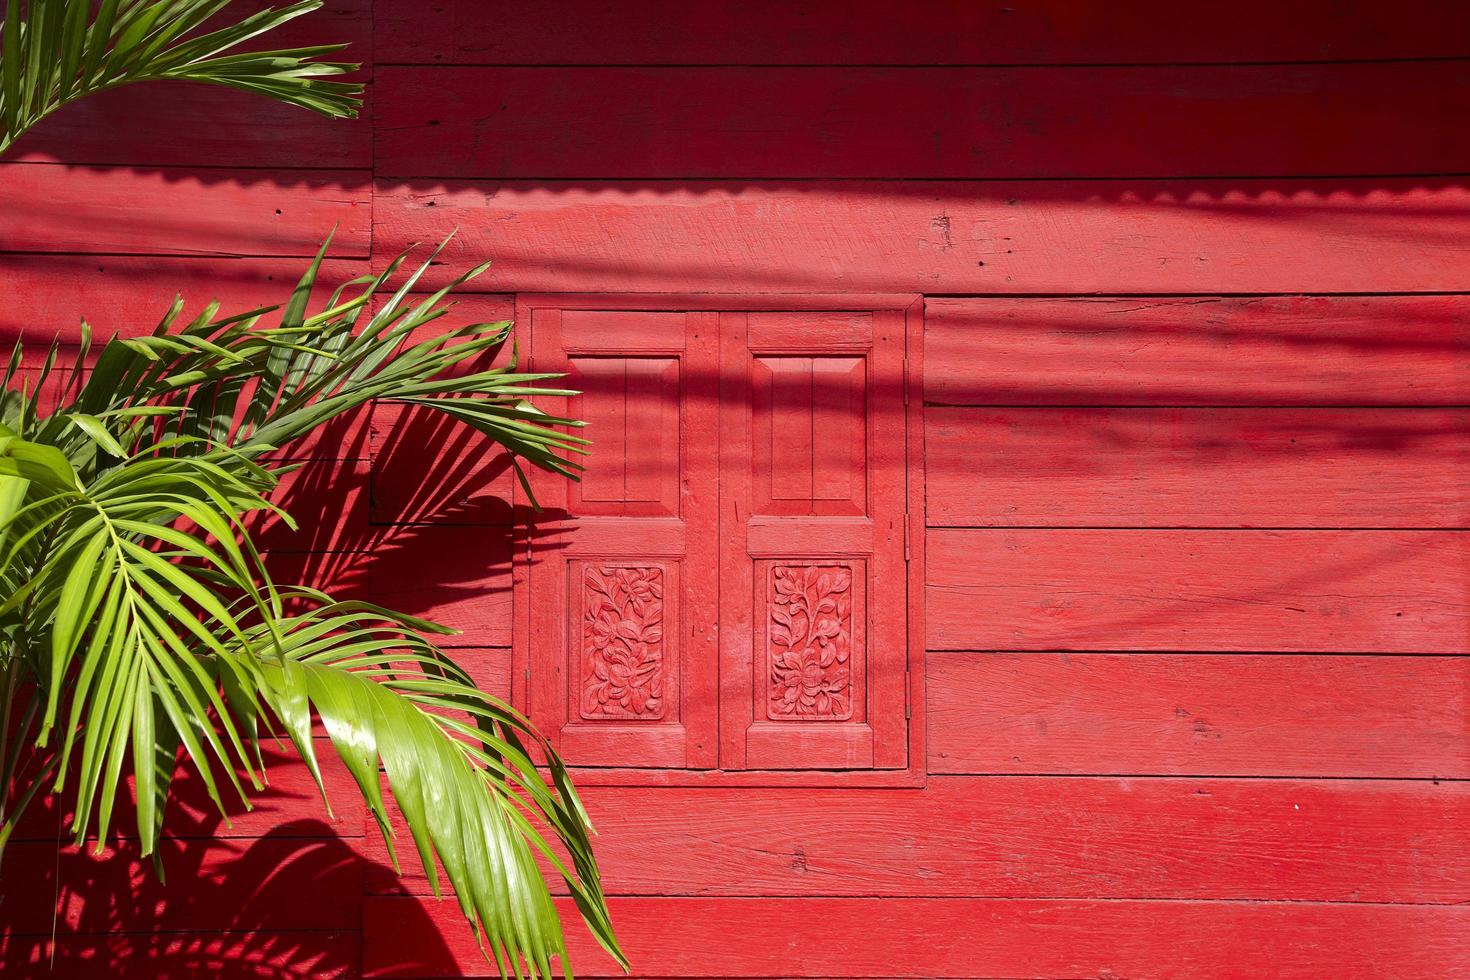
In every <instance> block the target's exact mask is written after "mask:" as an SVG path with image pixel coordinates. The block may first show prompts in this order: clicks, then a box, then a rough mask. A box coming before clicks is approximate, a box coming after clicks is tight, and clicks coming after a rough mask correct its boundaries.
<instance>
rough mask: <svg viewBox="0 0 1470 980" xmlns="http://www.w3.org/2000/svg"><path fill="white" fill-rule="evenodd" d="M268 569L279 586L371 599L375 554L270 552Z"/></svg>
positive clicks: (265, 557)
mask: <svg viewBox="0 0 1470 980" xmlns="http://www.w3.org/2000/svg"><path fill="white" fill-rule="evenodd" d="M263 557H264V559H265V566H266V569H267V570H268V571H269V572H270V576H271V580H272V581H274V582H275V583H276V584H277V585H306V586H310V587H311V588H313V589H321V590H322V591H324V592H327V593H329V594H330V595H331V596H332V597H333V598H335V599H368V598H370V596H369V595H368V592H369V588H368V576H369V573H370V571H371V568H372V555H371V554H369V553H365V552H360V551H269V552H266V553H265V554H264V556H263ZM405 611H406V610H405Z"/></svg>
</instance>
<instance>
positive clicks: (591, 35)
mask: <svg viewBox="0 0 1470 980" xmlns="http://www.w3.org/2000/svg"><path fill="white" fill-rule="evenodd" d="M374 14H375V17H376V20H377V27H378V33H377V37H376V52H377V57H378V59H379V60H380V61H389V62H399V61H402V62H423V63H440V62H445V63H455V64H464V63H480V64H509V65H541V64H544V65H566V64H582V65H616V64H634V65H661V64H679V65H690V64H697V65H730V64H733V65H765V64H771V65H785V64H810V65H833V64H864V65H872V64H923V65H942V64H1076V63H1105V64H1139V63H1150V62H1153V63H1161V62H1162V63H1168V64H1178V63H1185V62H1200V61H1205V62H1209V61H1225V62H1238V61H1310V60H1315V59H1344V60H1345V59H1352V58H1428V57H1455V56H1465V55H1470V45H1467V43H1466V41H1465V38H1467V37H1470V14H1467V12H1466V11H1465V10H1464V8H1463V7H1461V6H1460V5H1458V4H1448V3H1438V2H1435V0H1410V2H1408V3H1406V4H1395V5H1393V6H1392V7H1383V6H1379V5H1376V4H1366V5H1365V4H1360V5H1354V6H1352V7H1350V8H1346V9H1345V8H1343V7H1342V6H1341V5H1340V4H1338V3H1334V2H1333V0H1306V2H1300V0H1299V2H1296V3H1293V4H1290V5H1287V6H1283V5H1281V4H1273V3H1268V2H1266V0H1245V2H1238V3H1232V4H1229V5H1228V6H1217V5H1214V4H1196V5H1186V6H1181V5H1180V4H1177V3H1172V2H1169V0H1134V2H1132V3H1129V4H1126V5H1107V6H1096V5H1092V4H1079V3H1075V2H1070V0H1020V2H1010V3H1006V4H1005V5H1003V6H1002V5H999V4H985V3H965V2H956V0H922V2H918V3H909V4H905V5H904V6H903V7H902V8H898V7H894V6H893V5H891V4H884V3H853V2H851V0H820V2H808V3H802V4H799V5H793V4H790V3H785V2H782V0H714V2H710V0H705V2H702V3H681V2H679V0H656V2H645V3H640V4H638V5H636V6H627V5H608V4H606V3H600V2H598V0H557V2H555V3H534V4H527V3H485V2H481V0H445V2H440V3H434V4H429V5H424V4H422V3H419V2H417V0H377V3H376V4H375V5H374ZM569 27H570V28H574V29H569Z"/></svg>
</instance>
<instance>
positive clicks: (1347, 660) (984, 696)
mask: <svg viewBox="0 0 1470 980" xmlns="http://www.w3.org/2000/svg"><path fill="white" fill-rule="evenodd" d="M925 710H926V716H927V719H928V730H929V771H930V772H936V773H1067V774H1084V773H1120V774H1121V773H1137V774H1143V773H1159V774H1178V775H1198V774H1212V775H1234V776H1352V777H1416V778H1449V779H1466V778H1470V740H1467V739H1466V738H1465V732H1466V731H1467V730H1470V659H1467V658H1465V657H1382V656H1373V657H1347V656H1342V657H1333V656H1249V655H1241V654H1225V655H1215V654H1177V655H1176V654H1157V655H1143V654H1138V655H1135V654H1079V653H1073V654H1051V653H1046V654H1007V653H953V652H936V653H931V654H929V656H928V660H927V664H926V683H925Z"/></svg>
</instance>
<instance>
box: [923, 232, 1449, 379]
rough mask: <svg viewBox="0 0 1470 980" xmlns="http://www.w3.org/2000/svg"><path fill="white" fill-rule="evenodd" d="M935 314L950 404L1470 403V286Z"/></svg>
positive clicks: (944, 303) (1085, 300)
mask: <svg viewBox="0 0 1470 980" xmlns="http://www.w3.org/2000/svg"><path fill="white" fill-rule="evenodd" d="M1324 248H1325V249H1328V250H1330V249H1331V246H1329V245H1327V244H1326V243H1317V244H1315V245H1312V246H1308V245H1306V244H1305V243H1303V249H1304V251H1303V252H1302V254H1301V255H1299V256H1298V257H1297V258H1296V260H1295V262H1294V264H1295V265H1296V266H1297V267H1298V268H1300V267H1301V266H1302V265H1303V263H1307V264H1311V263H1314V262H1315V261H1316V257H1318V256H1325V254H1326V253H1325V252H1324ZM1058 254H1072V253H1070V252H1068V253H1058ZM924 316H925V320H924V325H925V331H924V354H925V362H924V397H925V399H927V400H928V401H930V402H935V403H939V404H945V405H1436V404H1448V405H1464V404H1466V403H1470V371H1467V370H1466V368H1467V365H1470V297H1466V296H1366V297H1364V296H1266V297H1255V298H1232V297H1220V296H1211V297H1206V298H1200V299H1177V298H1175V299H1169V298H1159V299H1135V298H1089V297H1072V298H1067V299H1004V300H1001V299H943V298H941V299H929V300H928V301H927V302H926V304H925V313H924Z"/></svg>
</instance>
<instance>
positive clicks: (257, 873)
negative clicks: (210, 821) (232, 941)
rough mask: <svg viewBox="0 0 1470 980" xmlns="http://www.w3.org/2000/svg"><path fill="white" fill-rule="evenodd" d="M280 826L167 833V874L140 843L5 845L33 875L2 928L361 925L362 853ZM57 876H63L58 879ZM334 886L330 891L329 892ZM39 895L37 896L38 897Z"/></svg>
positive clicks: (17, 875) (22, 871) (14, 866)
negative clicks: (227, 835) (266, 832)
mask: <svg viewBox="0 0 1470 980" xmlns="http://www.w3.org/2000/svg"><path fill="white" fill-rule="evenodd" d="M290 830H291V828H290V827H289V826H287V827H283V828H282V834H280V835H278V836H271V837H262V838H255V839H246V840H234V841H223V840H216V839H209V838H201V839H196V840H179V839H169V840H165V841H162V842H161V843H160V844H159V854H160V855H161V856H162V860H163V867H164V872H165V874H166V875H167V880H168V881H170V882H174V883H175V885H176V887H170V886H169V885H167V884H165V883H162V882H160V881H159V880H158V878H157V876H156V875H155V874H154V870H153V861H152V859H151V858H139V856H138V854H137V843H136V842H130V843H128V844H125V845H122V846H119V847H109V848H107V849H106V850H105V851H104V852H103V853H102V854H101V855H94V854H92V852H91V850H90V849H88V850H87V851H85V852H82V851H79V850H78V849H77V848H75V847H67V848H65V849H63V850H62V851H61V852H60V853H58V852H57V846H56V843H55V842H54V841H33V842H24V843H21V842H17V843H14V844H11V845H9V846H7V847H6V849H5V865H6V867H5V870H6V875H7V877H9V879H10V880H11V881H13V882H25V883H26V892H25V894H26V896H27V897H26V898H25V899H24V900H22V899H21V896H19V895H16V894H14V893H12V894H10V895H9V896H8V897H9V898H11V899H12V900H11V901H6V902H3V903H0V934H3V933H14V934H18V935H24V934H44V933H49V932H50V931H51V928H52V919H53V906H52V905H51V903H50V902H49V901H47V900H46V898H45V897H41V896H50V895H53V894H55V895H57V896H58V898H57V904H56V906H55V907H54V908H55V910H56V912H57V913H58V915H57V921H56V927H57V929H58V930H59V931H61V932H68V933H72V932H82V933H106V932H157V931H163V930H168V931H172V930H181V929H188V930H219V929H228V930H267V931H275V930H281V929H313V930H341V929H353V928H356V927H357V925H358V923H359V921H360V919H359V909H358V901H357V896H358V895H360V894H361V889H362V875H363V860H362V858H361V857H360V856H359V855H358V853H357V852H356V849H355V848H354V847H353V846H352V845H351V844H350V843H349V842H347V841H343V840H339V839H337V838H334V837H320V836H315V837H310V838H308V839H299V838H295V837H292V836H289V835H290ZM58 876H59V878H60V881H61V885H60V887H59V888H58V885H57V879H58ZM328 896H331V897H330V898H328ZM38 897H39V900H37V899H38Z"/></svg>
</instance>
